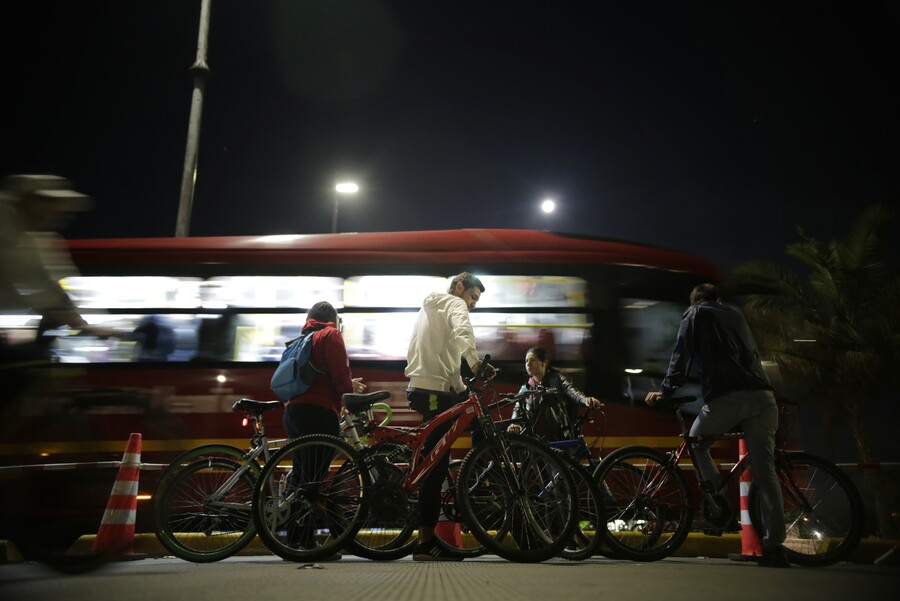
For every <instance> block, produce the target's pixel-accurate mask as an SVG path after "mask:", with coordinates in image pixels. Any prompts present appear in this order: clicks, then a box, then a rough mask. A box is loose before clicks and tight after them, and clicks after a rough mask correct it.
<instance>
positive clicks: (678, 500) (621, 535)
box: [594, 446, 693, 561]
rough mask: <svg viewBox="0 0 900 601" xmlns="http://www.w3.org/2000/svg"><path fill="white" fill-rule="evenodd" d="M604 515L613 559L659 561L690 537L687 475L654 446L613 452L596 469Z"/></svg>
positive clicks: (690, 517)
mask: <svg viewBox="0 0 900 601" xmlns="http://www.w3.org/2000/svg"><path fill="white" fill-rule="evenodd" d="M594 480H595V481H596V483H597V485H598V487H599V489H600V495H601V496H602V499H603V504H604V505H605V511H606V526H607V528H606V531H605V532H604V538H605V540H604V543H605V545H606V546H607V547H608V548H609V549H610V551H611V552H612V555H613V556H614V557H623V558H625V559H631V560H633V561H657V560H659V559H663V558H664V557H668V556H669V555H671V554H672V553H674V552H675V551H676V550H677V549H678V547H680V546H681V544H682V543H683V542H684V539H685V538H687V535H688V532H689V531H690V528H691V522H692V521H693V516H692V514H691V498H690V496H689V494H688V490H687V484H686V482H685V479H684V476H682V474H681V472H680V471H678V468H677V467H673V466H671V465H669V460H668V457H666V455H664V454H662V453H660V452H659V451H657V450H656V449H652V448H650V447H639V446H634V447H623V448H621V449H618V450H616V451H613V452H612V453H610V454H609V455H607V456H606V458H605V459H604V460H603V461H601V462H600V465H599V466H597V469H596V470H595V471H594Z"/></svg>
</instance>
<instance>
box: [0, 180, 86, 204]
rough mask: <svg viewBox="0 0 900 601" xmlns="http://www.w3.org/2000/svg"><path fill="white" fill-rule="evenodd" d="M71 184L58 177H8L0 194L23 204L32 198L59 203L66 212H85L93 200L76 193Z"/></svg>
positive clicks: (2, 185)
mask: <svg viewBox="0 0 900 601" xmlns="http://www.w3.org/2000/svg"><path fill="white" fill-rule="evenodd" d="M74 188H75V186H74V185H73V184H72V182H71V181H70V180H68V179H66V178H65V177H60V176H59V175H8V176H6V177H4V178H3V182H2V184H0V194H2V196H3V197H4V199H6V200H11V201H16V202H23V201H26V200H28V199H32V198H45V199H51V200H57V201H60V203H61V204H60V205H59V206H60V208H61V209H63V210H66V211H86V210H88V209H90V208H92V207H93V205H94V200H93V199H92V198H91V197H90V196H88V195H86V194H82V193H81V192H78V191H76V190H75V189H74Z"/></svg>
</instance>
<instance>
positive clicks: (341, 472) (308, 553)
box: [253, 434, 369, 561]
mask: <svg viewBox="0 0 900 601" xmlns="http://www.w3.org/2000/svg"><path fill="white" fill-rule="evenodd" d="M364 470H365V467H364V466H363V463H362V461H361V459H360V456H359V453H357V452H356V451H355V450H353V448H351V447H350V446H348V445H347V444H346V443H344V442H343V441H342V440H341V439H339V438H337V437H334V436H329V435H326V434H313V435H310V436H303V437H300V438H298V439H296V440H294V441H292V442H291V443H289V444H287V445H286V446H284V447H282V448H281V449H280V450H279V451H278V452H277V453H275V455H274V456H273V457H272V459H270V460H269V462H268V463H267V464H266V466H265V468H264V469H263V471H262V474H261V475H260V477H259V481H258V482H257V484H256V490H255V493H254V497H253V520H254V522H255V523H256V529H257V531H258V533H259V538H260V540H261V541H262V542H263V544H264V545H266V547H268V548H269V550H270V551H272V552H273V553H275V554H276V555H278V556H279V557H281V558H283V559H287V560H289V561H316V560H319V559H325V558H326V557H329V556H331V555H333V554H334V553H336V552H338V551H340V550H341V548H342V547H343V546H344V545H345V544H346V543H347V542H349V541H350V540H351V539H352V538H353V536H354V535H355V534H356V532H357V531H358V530H359V528H360V525H361V524H362V522H363V520H365V518H366V515H367V514H366V512H367V510H368V505H367V500H368V483H369V480H368V475H367V474H366V473H365V471H364Z"/></svg>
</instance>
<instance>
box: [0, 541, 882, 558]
mask: <svg viewBox="0 0 900 601" xmlns="http://www.w3.org/2000/svg"><path fill="white" fill-rule="evenodd" d="M95 538H96V536H95V535H93V534H91V535H85V536H82V537H81V538H80V539H78V541H76V543H75V544H74V545H73V546H72V548H71V549H70V552H71V553H75V554H88V553H90V552H91V548H92V546H93V544H94V539H95ZM898 543H900V541H893V540H882V539H878V538H868V539H863V540H861V541H860V543H859V546H858V547H857V548H856V549H855V550H854V552H853V554H852V555H851V556H850V558H849V560H848V561H850V562H852V563H860V564H872V563H873V562H874V561H875V560H876V559H878V558H879V557H881V556H882V555H884V554H885V553H887V552H888V551H890V550H891V549H892V548H894V547H895V546H896V545H897V544H898ZM134 552H135V553H136V554H145V555H147V557H166V556H171V553H169V552H168V551H167V550H166V549H165V548H164V547H163V546H162V545H161V544H160V543H159V541H158V540H157V539H156V535H154V534H136V535H135V537H134ZM271 554H272V553H271V552H270V551H269V550H268V549H266V547H265V546H264V545H263V544H262V542H260V540H259V537H256V538H254V539H253V540H252V541H251V542H250V544H249V545H247V547H245V548H244V550H243V551H241V552H240V553H239V555H271ZM740 554H741V535H740V534H724V535H722V536H708V535H705V534H700V533H691V534H689V535H688V538H687V540H686V541H684V544H683V545H681V548H680V549H678V551H676V552H675V554H674V555H673V556H674V557H710V558H728V557H729V556H732V555H734V556H740ZM21 560H22V558H21V556H20V555H19V553H18V551H17V550H16V549H15V547H14V546H13V545H11V544H8V543H7V541H0V563H14V562H19V561H21ZM884 563H885V564H886V565H900V551H897V552H895V553H894V554H893V555H891V556H890V557H889V558H888V559H887V560H886V561H885V562H884Z"/></svg>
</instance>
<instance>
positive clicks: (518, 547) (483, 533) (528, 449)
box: [457, 434, 578, 562]
mask: <svg viewBox="0 0 900 601" xmlns="http://www.w3.org/2000/svg"><path fill="white" fill-rule="evenodd" d="M457 494H458V495H459V497H460V504H461V507H462V511H463V519H464V521H465V522H466V523H467V524H469V527H470V528H471V529H472V534H473V535H474V536H475V538H476V539H478V540H479V541H480V542H481V543H482V544H483V545H484V546H485V547H486V548H487V549H488V550H489V551H491V552H493V553H496V554H497V555H499V556H500V557H503V558H504V559H508V560H510V561H520V562H538V561H544V560H546V559H550V558H551V557H553V556H555V555H558V554H559V552H560V551H561V550H562V549H563V547H564V546H565V545H566V544H567V543H568V542H569V540H570V539H571V537H572V532H573V531H574V530H575V527H576V526H577V520H578V494H577V491H576V490H575V484H574V481H573V479H572V475H571V473H570V471H569V469H568V467H567V466H566V465H565V464H564V463H563V462H562V461H561V460H560V459H559V457H557V456H556V453H554V452H553V451H552V450H551V449H550V448H549V447H547V446H546V445H544V444H542V443H540V442H537V441H534V440H531V439H527V438H524V437H520V436H512V435H506V434H503V435H500V436H499V437H497V438H491V439H487V440H484V441H482V442H481V443H479V444H478V445H477V446H476V447H475V448H474V449H472V450H471V451H469V453H468V454H467V455H466V457H465V459H463V463H462V466H461V467H460V470H459V482H458V484H457Z"/></svg>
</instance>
